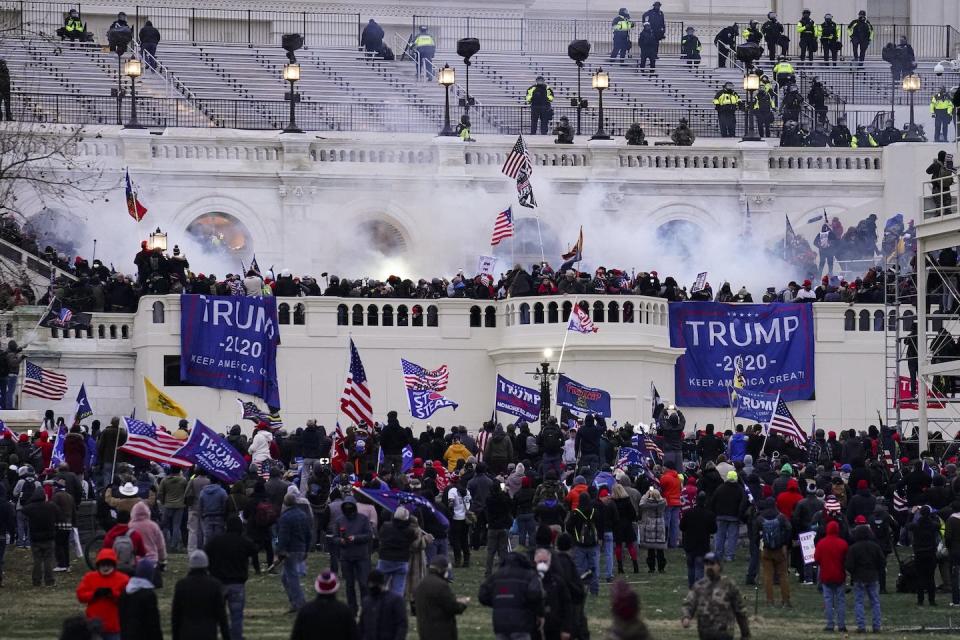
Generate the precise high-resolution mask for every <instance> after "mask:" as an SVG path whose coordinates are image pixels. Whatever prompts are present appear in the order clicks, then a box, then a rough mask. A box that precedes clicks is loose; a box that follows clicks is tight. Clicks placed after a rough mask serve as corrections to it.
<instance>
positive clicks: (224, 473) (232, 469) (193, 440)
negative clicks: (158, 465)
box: [176, 420, 247, 482]
mask: <svg viewBox="0 0 960 640" xmlns="http://www.w3.org/2000/svg"><path fill="white" fill-rule="evenodd" d="M176 456H177V457H178V458H183V459H185V460H192V461H193V462H194V464H196V465H197V466H198V467H200V468H201V469H204V470H205V471H206V472H207V473H209V474H210V475H212V476H214V477H216V478H218V479H220V480H222V481H224V482H238V481H240V480H242V479H243V477H244V476H245V475H246V473H247V463H246V460H245V459H244V457H243V456H242V455H240V452H239V451H237V450H236V449H234V448H233V446H232V445H231V444H230V443H229V442H227V441H226V439H225V438H224V437H223V436H221V435H219V434H217V433H215V432H214V431H213V430H212V429H211V428H210V427H208V426H207V425H205V424H203V423H202V422H200V421H199V420H197V421H196V422H195V423H194V425H193V429H192V430H191V431H190V437H189V438H188V439H187V441H186V442H185V443H184V444H183V446H182V447H180V448H179V449H178V450H177V453H176Z"/></svg>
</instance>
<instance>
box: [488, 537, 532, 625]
mask: <svg viewBox="0 0 960 640" xmlns="http://www.w3.org/2000/svg"><path fill="white" fill-rule="evenodd" d="M479 600H480V604H482V605H484V606H485V607H491V608H493V631H494V633H496V634H498V635H499V634H504V635H509V634H512V633H518V634H519V633H530V630H531V629H534V628H535V627H536V624H537V618H538V617H539V616H540V615H542V609H543V588H542V587H541V585H540V577H539V576H538V575H537V572H536V571H535V570H534V568H533V566H532V565H531V563H530V561H529V560H528V559H527V558H526V557H525V556H523V555H521V554H519V553H515V552H512V553H509V554H507V557H506V558H505V559H504V561H503V564H502V565H501V566H500V568H499V569H498V570H497V572H496V573H494V574H493V575H491V576H490V577H489V578H487V579H486V580H484V581H483V584H481V585H480V593H479Z"/></svg>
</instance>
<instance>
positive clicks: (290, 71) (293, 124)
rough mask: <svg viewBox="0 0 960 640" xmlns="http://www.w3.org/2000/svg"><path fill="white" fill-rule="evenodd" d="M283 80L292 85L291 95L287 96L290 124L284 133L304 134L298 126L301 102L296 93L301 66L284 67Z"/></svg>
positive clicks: (293, 63)
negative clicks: (298, 106) (299, 104)
mask: <svg viewBox="0 0 960 640" xmlns="http://www.w3.org/2000/svg"><path fill="white" fill-rule="evenodd" d="M283 79H284V80H286V81H287V82H289V83H290V93H288V94H287V96H286V97H287V99H289V100H290V122H288V123H287V128H286V129H284V130H283V132H282V133H303V129H301V128H300V127H298V126H297V102H299V101H300V95H299V94H298V93H297V92H296V91H295V86H296V84H297V81H298V80H299V79H300V65H299V64H297V63H296V62H291V63H290V64H286V65H284V66H283Z"/></svg>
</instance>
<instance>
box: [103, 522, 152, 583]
mask: <svg viewBox="0 0 960 640" xmlns="http://www.w3.org/2000/svg"><path fill="white" fill-rule="evenodd" d="M128 533H129V535H130V542H132V543H133V552H134V554H135V555H136V560H135V561H134V563H133V567H131V568H130V571H133V569H135V568H136V563H137V562H139V561H140V559H141V558H143V557H144V556H146V555H147V546H146V545H145V544H143V537H142V536H141V535H140V532H139V531H135V530H133V529H131V528H130V512H129V511H118V512H117V524H115V525H113V526H112V527H111V528H110V531H107V535H105V536H104V537H103V548H104V549H110V550H111V551H112V550H113V542H114V540H116V539H117V538H119V537H120V536H124V535H127V534H128ZM116 561H117V558H116V554H114V563H116Z"/></svg>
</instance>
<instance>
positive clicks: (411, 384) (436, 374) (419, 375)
mask: <svg viewBox="0 0 960 640" xmlns="http://www.w3.org/2000/svg"><path fill="white" fill-rule="evenodd" d="M400 366H401V368H402V369H403V383H404V385H406V387H407V389H413V390H418V389H422V390H428V391H445V390H446V388H447V383H448V382H449V381H450V370H449V369H448V368H447V365H445V364H442V365H440V367H439V368H438V369H435V370H433V371H428V370H427V369H424V368H423V367H421V366H420V365H418V364H414V363H412V362H410V361H409V360H404V359H403V358H400Z"/></svg>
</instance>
